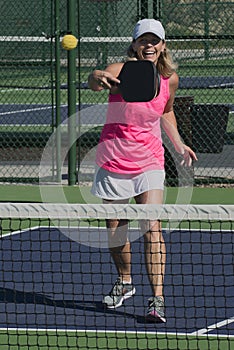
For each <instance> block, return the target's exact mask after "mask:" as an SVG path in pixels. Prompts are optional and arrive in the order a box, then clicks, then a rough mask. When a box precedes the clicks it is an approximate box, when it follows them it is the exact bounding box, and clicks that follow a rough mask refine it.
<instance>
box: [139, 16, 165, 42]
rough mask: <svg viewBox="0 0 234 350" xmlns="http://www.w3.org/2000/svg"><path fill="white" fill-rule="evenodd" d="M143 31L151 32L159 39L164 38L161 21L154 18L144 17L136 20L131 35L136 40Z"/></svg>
mask: <svg viewBox="0 0 234 350" xmlns="http://www.w3.org/2000/svg"><path fill="white" fill-rule="evenodd" d="M145 33H152V34H154V35H157V36H158V37H159V38H160V39H161V40H165V30H164V28H163V26H162V23H161V22H159V21H157V20H156V19H147V18H145V19H141V20H140V21H138V22H137V24H136V26H135V28H134V31H133V35H132V37H133V39H134V40H136V39H137V38H139V37H140V36H141V35H143V34H145Z"/></svg>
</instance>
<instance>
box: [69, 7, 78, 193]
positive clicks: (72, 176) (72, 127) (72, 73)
mask: <svg viewBox="0 0 234 350" xmlns="http://www.w3.org/2000/svg"><path fill="white" fill-rule="evenodd" d="M75 4H76V1H75V0H67V32H68V33H71V34H74V32H75V14H76V12H75ZM67 59H68V143H69V152H68V184H69V185H70V186H73V185H75V184H76V177H77V172H76V51H75V50H69V51H68V52H67Z"/></svg>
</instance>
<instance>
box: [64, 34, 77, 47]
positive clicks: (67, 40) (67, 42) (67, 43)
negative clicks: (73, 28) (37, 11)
mask: <svg viewBox="0 0 234 350" xmlns="http://www.w3.org/2000/svg"><path fill="white" fill-rule="evenodd" d="M77 44H78V39H77V38H76V37H75V36H74V35H72V34H66V35H64V37H63V39H62V47H63V48H64V49H65V50H73V49H75V48H76V47H77Z"/></svg>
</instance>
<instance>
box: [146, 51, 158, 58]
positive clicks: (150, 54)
mask: <svg viewBox="0 0 234 350" xmlns="http://www.w3.org/2000/svg"><path fill="white" fill-rule="evenodd" d="M155 54H156V52H155V51H145V52H143V55H144V57H145V58H150V57H152V56H154V55H155Z"/></svg>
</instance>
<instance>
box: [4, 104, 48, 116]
mask: <svg viewBox="0 0 234 350" xmlns="http://www.w3.org/2000/svg"><path fill="white" fill-rule="evenodd" d="M51 108H52V106H51V105H48V106H45V107H36V108H28V109H19V110H16V111H9V112H1V113H0V115H9V114H15V113H27V112H35V111H41V110H44V109H51Z"/></svg>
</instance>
